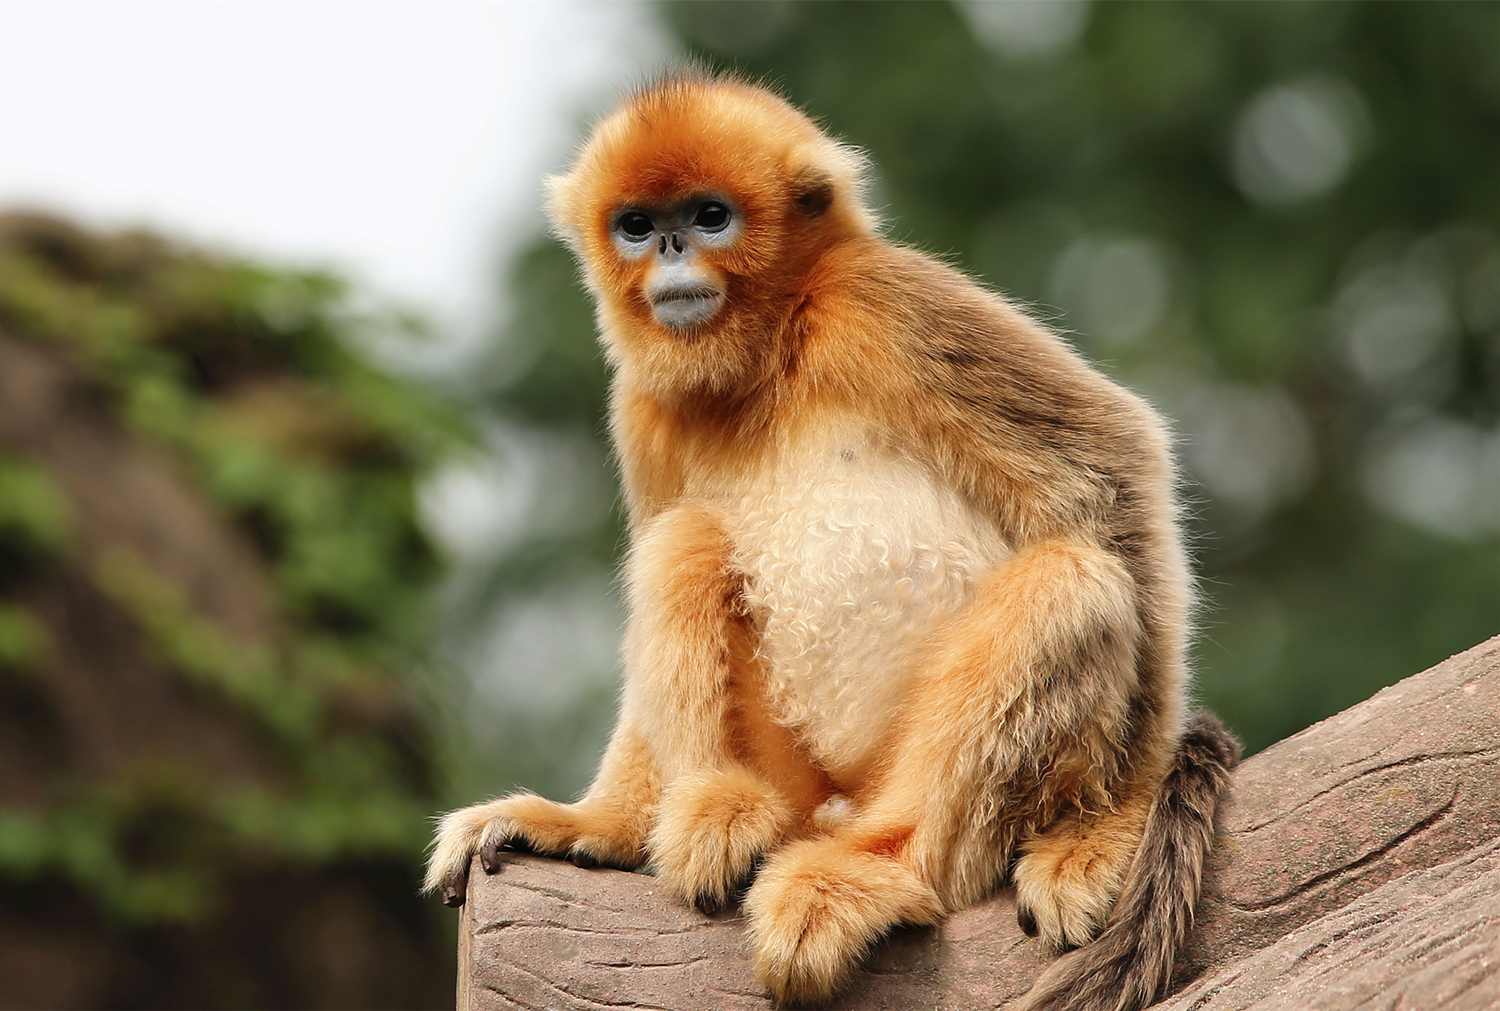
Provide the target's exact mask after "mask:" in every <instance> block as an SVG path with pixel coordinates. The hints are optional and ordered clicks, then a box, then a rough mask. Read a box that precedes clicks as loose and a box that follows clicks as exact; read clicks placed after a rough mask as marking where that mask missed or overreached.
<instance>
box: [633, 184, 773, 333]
mask: <svg viewBox="0 0 1500 1011" xmlns="http://www.w3.org/2000/svg"><path fill="white" fill-rule="evenodd" d="M736 203H737V202H736V201H733V200H731V199H730V198H729V197H727V196H721V195H718V194H707V195H703V196H695V197H691V198H689V199H687V200H682V201H674V202H671V203H667V204H657V205H634V204H632V205H628V206H625V207H622V208H620V209H619V210H618V211H616V212H615V213H614V215H613V216H612V219H611V222H610V231H609V235H610V242H611V243H612V245H613V246H614V248H615V251H616V252H617V253H618V254H619V255H620V257H621V259H623V260H624V261H625V262H626V263H630V264H634V265H636V266H637V267H638V268H639V269H640V270H641V273H640V275H639V277H640V292H641V294H642V295H643V296H644V297H645V301H646V304H647V305H648V306H650V310H651V315H652V316H653V317H654V318H655V320H656V322H658V323H660V324H661V325H662V326H664V327H668V328H670V329H672V330H688V329H691V328H693V327H697V326H701V325H702V324H705V323H707V322H708V321H709V320H711V319H713V318H714V316H716V315H717V314H718V313H719V311H720V310H721V309H722V308H723V307H724V303H725V301H726V299H727V298H728V295H729V290H728V284H727V282H726V280H725V278H724V277H723V275H722V274H721V273H720V272H719V271H717V270H715V269H713V267H712V263H713V261H714V260H715V259H717V258H718V257H719V256H722V254H723V253H725V252H726V251H728V250H730V249H732V248H733V247H734V245H735V243H736V242H737V241H738V240H739V239H740V238H741V235H742V233H743V231H744V224H743V220H742V217H743V216H742V213H741V212H739V211H738V210H737V209H736Z"/></svg>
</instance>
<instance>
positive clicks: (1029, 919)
mask: <svg viewBox="0 0 1500 1011" xmlns="http://www.w3.org/2000/svg"><path fill="white" fill-rule="evenodd" d="M1016 923H1017V924H1019V925H1020V927H1021V933H1023V934H1025V935H1026V936H1027V937H1035V936H1036V935H1037V934H1038V933H1040V931H1039V930H1038V929H1037V925H1036V914H1035V913H1033V912H1032V911H1031V910H1030V909H1028V908H1027V907H1025V906H1020V907H1018V908H1017V909H1016Z"/></svg>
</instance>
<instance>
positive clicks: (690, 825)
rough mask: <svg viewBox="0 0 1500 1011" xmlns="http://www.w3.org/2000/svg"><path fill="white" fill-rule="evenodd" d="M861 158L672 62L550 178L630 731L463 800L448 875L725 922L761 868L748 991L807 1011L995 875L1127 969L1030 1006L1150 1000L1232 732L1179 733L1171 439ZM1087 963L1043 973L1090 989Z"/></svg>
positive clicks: (443, 879) (620, 730)
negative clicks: (590, 384) (543, 880)
mask: <svg viewBox="0 0 1500 1011" xmlns="http://www.w3.org/2000/svg"><path fill="white" fill-rule="evenodd" d="M862 167H863V159H862V158H861V156H860V155H859V154H858V153H857V152H855V151H853V150H851V149H849V148H847V147H845V146H843V145H841V144H839V143H837V142H836V141H834V140H832V139H830V138H829V137H828V136H827V135H826V134H824V133H823V132H822V131H821V130H819V129H818V128H817V126H816V125H815V124H814V123H813V122H812V121H811V120H809V119H808V118H807V117H806V116H804V115H803V114H801V113H800V112H798V111H796V110H795V109H793V108H791V107H790V106H789V105H787V104H786V103H785V102H783V101H782V100H781V99H780V98H778V97H776V96H775V95H773V94H771V93H769V92H768V91H766V90H764V89H761V88H758V87H755V86H752V85H749V84H746V83H743V82H740V81H737V80H733V79H722V78H720V79H712V78H705V77H699V76H692V75H687V76H679V77H673V78H669V79H667V80H665V81H663V82H661V83H659V84H657V85H655V86H652V87H650V88H647V89H645V90H643V91H642V92H640V93H639V94H637V95H635V96H633V97H632V98H631V99H629V100H628V101H626V102H625V103H624V105H623V106H622V107H621V108H620V109H619V110H618V111H617V112H615V113H614V114H613V115H611V116H609V117H608V118H606V119H605V120H604V121H603V122H602V123H600V124H599V125H598V127H597V128H596V129H595V131H594V133H593V135H592V137H591V138H590V140H589V141H588V143H587V144H586V145H585V146H584V147H583V149H582V150H581V151H580V153H579V154H578V156H577V159H576V161H575V162H574V164H573V166H572V168H571V170H570V171H569V172H568V173H567V174H566V175H563V176H560V177H558V178H555V179H552V180H550V191H549V201H550V213H551V216H552V219H553V222H554V225H555V228H556V230H557V231H558V233H559V234H560V235H561V236H562V237H563V239H564V240H565V241H566V242H567V243H568V244H569V245H570V246H571V248H572V249H573V250H574V251H575V253H576V254H577V255H578V257H579V259H580V261H581V262H582V264H583V266H584V269H585V272H586V278H587V283H588V286H589V288H590V290H591V291H592V293H593V294H594V296H595V298H596V300H597V304H598V315H599V322H600V327H601V331H602V338H603V343H604V347H605V350H606V353H607V354H608V357H609V360H610V362H611V364H612V366H613V368H614V372H615V381H614V387H613V399H612V411H613V413H612V419H613V423H612V427H613V436H614V440H615V446H616V450H617V453H618V456H619V461H620V466H621V471H622V477H623V483H624V491H625V499H626V503H627V505H628V508H629V523H630V536H631V548H630V552H629V557H628V559H627V561H626V563H625V585H626V590H627V596H628V604H629V611H630V621H629V627H628V630H627V634H626V642H625V668H626V670H625V690H624V695H623V700H622V704H621V712H620V720H619V725H618V727H617V729H616V731H615V734H614V737H613V738H612V740H611V742H610V745H609V748H608V750H607V753H606V755H605V757H604V760H603V764H602V766H601V768H600V770H599V773H598V776H597V778H596V779H595V781H594V784H593V786H592V787H591V788H590V789H589V791H588V793H587V794H586V795H585V796H584V797H583V799H582V800H580V801H578V802H577V803H574V804H555V803H553V802H550V801H546V800H543V799H541V798H539V797H536V796H534V795H529V794H523V795H519V796H512V797H507V798H502V799H500V800H496V801H491V802H489V803H487V804H480V805H476V806H474V807H471V808H466V809H464V810H461V811H456V812H454V813H452V814H450V815H448V816H447V817H446V818H445V819H444V820H443V823H442V826H441V829H440V831H439V833H438V839H437V843H436V847H435V850H434V852H433V855H432V860H431V865H430V868H429V875H428V886H429V887H430V888H436V889H441V890H442V892H443V894H444V896H445V898H446V899H447V900H448V901H449V902H450V903H454V904H456V903H458V902H461V901H462V900H463V895H464V889H465V885H466V876H467V873H468V866H469V861H470V859H471V857H472V856H473V855H474V854H475V853H476V852H478V853H479V855H480V857H481V861H482V863H483V865H484V866H485V868H486V869H488V870H493V869H494V868H495V867H496V866H497V865H498V863H499V861H500V860H502V859H503V858H502V856H501V850H502V849H503V848H505V847H512V848H527V849H532V850H535V851H538V852H542V853H548V854H554V855H558V856H568V857H571V858H572V859H574V860H575V861H577V862H580V863H583V864H590V865H591V864H608V865H612V866H617V867H626V868H633V867H637V866H640V865H642V864H644V863H647V862H649V863H650V864H651V865H652V867H653V868H654V870H655V872H656V874H657V875H658V876H659V878H660V880H661V881H662V883H663V884H664V885H665V886H666V887H667V888H668V889H670V890H671V891H672V892H673V893H674V894H676V895H678V896H679V897H680V898H681V899H683V900H684V901H688V902H696V903H700V904H702V905H704V906H710V907H713V906H719V905H721V904H723V903H725V902H728V901H731V900H732V899H733V897H734V896H735V894H736V893H737V891H738V890H739V889H742V888H745V887H746V886H747V885H748V892H746V893H745V898H744V909H745V912H746V914H747V916H748V919H749V926H750V937H751V941H752V946H753V958H754V961H755V966H756V970H757V974H758V977H759V979H760V980H761V982H762V984H763V985H764V986H765V987H767V989H768V990H769V991H770V993H771V994H772V996H773V997H774V998H776V999H777V1000H778V1001H779V1002H782V1003H807V1002H816V1001H820V1000H823V999H825V998H827V997H828V996H829V995H830V994H831V993H833V992H834V991H835V990H836V989H837V988H838V986H839V985H840V983H841V982H842V981H843V980H844V979H845V978H846V976H847V974H848V972H849V971H850V969H851V967H852V966H853V965H855V964H856V962H857V961H858V959H859V958H860V956H861V955H862V953H863V952H864V951H865V950H866V949H867V948H868V946H869V945H870V944H871V943H872V942H874V941H875V940H876V939H877V938H879V937H880V936H881V935H882V934H883V933H884V932H885V931H887V930H888V929H889V928H890V927H892V926H893V925H895V924H898V923H932V922H935V921H936V920H937V919H939V918H940V917H941V916H942V915H943V914H944V913H945V912H948V911H951V910H954V909H957V908H961V907H962V906H964V905H966V904H968V903H971V902H973V901H975V900H976V899H978V898H979V897H981V896H983V895H984V894H985V893H987V892H988V891H990V890H991V889H993V888H994V887H996V886H997V885H998V884H1000V883H1002V882H1003V881H1004V880H1005V879H1006V876H1007V873H1009V874H1010V876H1011V878H1012V880H1013V881H1014V884H1015V886H1016V889H1017V896H1018V902H1019V906H1020V910H1021V917H1022V921H1023V924H1024V925H1025V926H1026V927H1027V928H1028V929H1029V930H1031V931H1033V932H1039V933H1040V934H1041V935H1042V937H1043V938H1044V939H1045V940H1046V941H1048V942H1050V943H1051V944H1053V945H1055V946H1057V947H1059V948H1068V947H1074V946H1078V945H1084V944H1087V943H1088V942H1090V941H1091V940H1092V939H1093V938H1095V936H1096V935H1098V934H1099V933H1100V931H1101V929H1105V925H1106V923H1109V924H1110V927H1109V928H1107V929H1105V936H1104V937H1101V938H1100V940H1099V941H1098V942H1096V943H1095V944H1091V945H1089V946H1088V947H1087V948H1085V949H1084V951H1085V952H1090V951H1098V952H1111V953H1112V954H1111V955H1110V957H1111V958H1113V959H1114V960H1115V962H1119V963H1120V964H1121V965H1126V968H1124V969H1120V970H1119V971H1118V973H1117V975H1118V976H1119V980H1118V985H1114V984H1110V985H1106V984H1105V983H1102V982H1100V981H1099V980H1098V979H1096V980H1095V984H1096V986H1095V989H1098V988H1099V987H1101V986H1102V987H1104V988H1105V989H1106V990H1108V991H1109V992H1108V993H1106V994H1105V996H1102V997H1097V998H1096V997H1094V996H1090V997H1087V998H1078V999H1077V1000H1075V998H1073V997H1070V996H1068V994H1069V992H1070V987H1071V985H1072V984H1071V982H1070V981H1071V980H1072V978H1073V977H1072V976H1069V977H1068V979H1063V980H1061V982H1059V980H1058V979H1057V978H1052V977H1049V983H1050V985H1049V986H1048V987H1045V988H1044V987H1039V988H1038V992H1037V994H1036V995H1035V996H1034V999H1033V1003H1034V1005H1035V1006H1036V1007H1038V1008H1040V1007H1047V1008H1063V1007H1090V1008H1093V1007H1099V1008H1103V1007H1106V1006H1111V1007H1115V1006H1135V1005H1137V1004H1139V1003H1141V1002H1142V1000H1149V999H1152V998H1153V997H1154V996H1156V995H1157V994H1159V993H1160V992H1161V990H1162V988H1163V987H1164V986H1165V985H1166V982H1167V980H1166V979H1165V978H1164V976H1163V971H1162V970H1161V968H1160V963H1161V962H1162V960H1163V959H1165V964H1166V970H1165V972H1166V973H1170V965H1171V948H1172V946H1173V945H1175V943H1176V942H1177V940H1179V939H1180V934H1181V930H1182V929H1184V927H1183V923H1184V921H1185V918H1187V917H1190V916H1191V903H1192V901H1193V898H1194V897H1195V895H1196V891H1197V880H1196V874H1197V873H1198V868H1199V867H1200V866H1201V862H1202V856H1203V851H1204V850H1205V849H1206V846H1207V842H1206V839H1207V836H1206V835H1205V831H1206V830H1204V828H1203V826H1204V823H1205V819H1206V820H1207V821H1208V822H1209V823H1211V820H1212V817H1213V808H1214V803H1215V802H1216V800H1217V797H1218V793H1219V789H1220V788H1221V787H1222V783H1223V780H1224V777H1225V774H1226V771H1227V769H1228V767H1229V766H1230V765H1232V763H1233V760H1234V748H1233V745H1232V741H1230V739H1228V738H1227V736H1226V735H1224V734H1223V732H1222V730H1219V729H1217V726H1216V724H1211V723H1209V722H1207V721H1204V720H1199V721H1198V722H1196V723H1195V724H1194V725H1193V727H1192V729H1191V733H1190V734H1189V736H1188V737H1187V738H1185V737H1184V713H1183V692H1184V680H1185V673H1184V650H1185V644H1186V635H1187V629H1188V624H1189V614H1188V612H1189V608H1190V604H1191V596H1192V591H1191V581H1190V576H1189V572H1188V566H1187V561H1186V557H1185V554H1184V551H1183V548H1182V545H1181V542H1180V537H1179V533H1178V525H1177V515H1176V506H1175V503H1174V497H1173V465H1172V462H1171V458H1170V454H1169V449H1168V439H1167V437H1166V435H1165V433H1164V429H1163V426H1162V425H1161V423H1160V421H1159V420H1158V419H1157V417H1156V416H1155V415H1154V414H1153V412H1152V411H1151V410H1150V409H1149V408H1148V407H1147V406H1146V405H1145V404H1144V403H1143V402H1142V401H1140V400H1139V399H1138V398H1136V397H1135V396H1133V395H1132V394H1130V393H1128V392H1126V391H1125V390H1123V389H1121V388H1120V387H1118V386H1116V385H1115V384H1114V383H1112V382H1110V381H1109V380H1107V379H1105V378H1104V377H1103V376H1101V375H1100V374H1099V373H1097V372H1095V371H1094V370H1093V369H1092V368H1090V367H1089V366H1088V365H1087V364H1086V363H1085V362H1084V361H1083V360H1082V359H1080V358H1079V357H1078V356H1077V355H1076V354H1075V353H1074V352H1073V351H1072V350H1070V349H1069V348H1068V347H1067V346H1066V345H1065V344H1064V343H1063V342H1062V341H1061V340H1059V339H1058V338H1057V337H1056V336H1055V335H1054V334H1053V333H1051V332H1050V331H1049V330H1047V328H1046V327H1044V326H1042V325H1041V324H1039V323H1038V322H1036V321H1035V320H1033V319H1031V318H1030V317H1028V316H1027V315H1026V314H1025V313H1023V312H1022V311H1020V310H1019V309H1018V308H1016V307H1015V306H1014V305H1012V304H1010V303H1009V302H1007V301H1005V300H1004V299H1003V298H1001V297H999V296H997V295H994V294H992V293H990V292H988V291H986V290H984V289H982V288H980V287H979V286H978V285H976V284H974V283H973V282H972V281H970V280H969V279H968V278H966V277H964V276H963V275H962V274H960V273H958V272H957V271H954V270H952V269H951V268H949V267H947V266H945V265H943V264H941V263H939V262H937V261H935V260H933V259H931V258H929V257H927V256H924V255H922V254H920V253H918V252H915V251H912V250H910V249H907V248H904V247H901V246H898V245H895V244H893V243H890V242H888V241H886V240H885V239H883V238H882V237H881V236H880V235H879V234H878V232H877V230H876V226H875V222H874V219H873V216H872V215H871V213H870V211H869V210H868V209H867V208H866V206H865V204H864V202H863V199H862V193H861V181H860V174H861V171H862ZM1184 741H1187V742H1188V743H1186V744H1184V743H1180V742H1184ZM1189 745H1191V746H1189ZM1143 838H1144V839H1145V840H1146V843H1143V842H1142V840H1143ZM1138 850H1140V851H1141V853H1143V854H1144V853H1146V852H1148V851H1149V852H1150V853H1152V854H1153V856H1152V858H1151V859H1152V860H1153V861H1155V863H1154V864H1152V865H1151V866H1143V864H1144V863H1145V860H1144V858H1137V857H1136V854H1137V851H1138ZM1133 861H1134V862H1133ZM762 862H763V866H761V867H760V868H759V871H758V873H756V869H757V867H758V865H760V864H761V863H762ZM1169 865H1170V866H1171V867H1177V866H1178V865H1181V866H1183V867H1185V868H1186V871H1183V872H1177V871H1173V872H1171V874H1176V875H1177V876H1176V877H1173V876H1171V874H1168V873H1167V872H1166V871H1163V869H1162V868H1164V867H1168V866H1169ZM1184 873H1186V874H1187V875H1188V876H1189V877H1191V878H1192V880H1191V881H1187V880H1185V879H1183V877H1182V875H1183V874H1184ZM1153 874H1154V875H1156V876H1155V877H1152V876H1151V875H1153ZM1164 874H1165V875H1166V877H1163V875H1164ZM752 875H753V880H752ZM1122 889H1126V890H1127V891H1129V894H1131V895H1132V896H1135V895H1137V894H1138V893H1139V894H1140V895H1143V896H1145V897H1144V898H1143V899H1141V901H1140V902H1138V903H1133V904H1132V905H1131V908H1132V910H1134V909H1136V907H1137V906H1139V907H1140V909H1141V910H1144V912H1140V913H1138V914H1136V913H1133V914H1132V915H1135V916H1136V920H1134V921H1132V922H1130V923H1125V922H1117V920H1118V918H1117V920H1114V921H1112V920H1110V916H1111V908H1112V906H1113V905H1114V903H1115V899H1116V896H1117V895H1120V894H1121V891H1122ZM1169 893H1170V894H1169ZM1183 894H1186V896H1187V898H1186V900H1185V901H1186V904H1187V907H1186V910H1185V911H1184V910H1183V908H1182V905H1183V901H1184V900H1183V898H1182V895H1183ZM1174 903H1175V904H1174ZM1111 930H1112V931H1113V933H1111V932H1110V931H1111ZM1141 944H1144V945H1146V946H1148V947H1149V950H1143V951H1139V952H1138V951H1137V950H1136V948H1134V947H1131V945H1137V946H1139V945H1141ZM1111 945H1113V947H1111ZM1122 945H1124V947H1122ZM1070 957H1071V956H1070ZM1078 961H1079V960H1078V959H1073V960H1072V961H1068V960H1064V962H1063V963H1059V969H1058V973H1069V972H1070V973H1073V975H1075V976H1076V975H1077V974H1078V973H1080V972H1087V973H1092V974H1094V975H1095V976H1098V977H1099V978H1100V979H1103V977H1104V976H1107V975H1108V973H1107V972H1103V970H1102V969H1101V966H1100V965H1094V964H1087V965H1085V966H1083V967H1082V968H1078ZM1136 963H1141V964H1144V965H1146V968H1144V969H1141V968H1136V967H1135V964H1136ZM1101 964H1102V963H1101ZM1111 964H1113V963H1111ZM1142 973H1145V975H1144V976H1143V975H1142ZM1153 974H1154V975H1153ZM1054 975H1055V974H1054ZM1111 986H1112V987H1113V989H1110V987H1111ZM1132 995H1133V996H1132Z"/></svg>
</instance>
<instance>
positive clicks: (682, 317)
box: [647, 285, 724, 330]
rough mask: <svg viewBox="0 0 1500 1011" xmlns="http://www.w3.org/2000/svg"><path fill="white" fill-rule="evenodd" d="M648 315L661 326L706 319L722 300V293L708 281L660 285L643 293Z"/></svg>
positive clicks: (694, 323)
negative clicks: (647, 302) (689, 284)
mask: <svg viewBox="0 0 1500 1011" xmlns="http://www.w3.org/2000/svg"><path fill="white" fill-rule="evenodd" d="M647 299H648V300H649V301H650V302H651V315H653V316H655V317H656V321H657V322H658V323H660V324H661V325H662V326H669V327H672V328H674V329H679V330H680V329H685V328H687V327H693V326H697V325H698V324H700V323H706V322H708V320H710V319H712V318H713V316H714V314H715V313H717V312H718V311H719V307H720V306H721V305H723V304H724V293H723V292H721V291H720V290H719V289H718V288H715V287H713V286H712V285H694V286H692V287H686V288H677V287H670V288H661V289H659V290H657V291H653V292H651V293H650V294H648V295H647Z"/></svg>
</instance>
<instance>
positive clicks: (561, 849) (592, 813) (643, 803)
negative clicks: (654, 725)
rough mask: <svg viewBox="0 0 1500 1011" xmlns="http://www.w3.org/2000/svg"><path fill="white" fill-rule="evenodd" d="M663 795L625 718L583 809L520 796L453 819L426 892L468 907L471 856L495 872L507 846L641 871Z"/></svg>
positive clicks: (441, 838)
mask: <svg viewBox="0 0 1500 1011" xmlns="http://www.w3.org/2000/svg"><path fill="white" fill-rule="evenodd" d="M660 790H661V785H660V778H659V776H658V773H657V769H656V763H655V760H654V759H653V757H652V755H651V753H650V749H649V748H647V746H646V742H645V740H644V738H642V736H641V734H640V732H639V730H638V729H637V728H636V727H635V725H634V724H633V722H632V721H631V720H630V719H629V718H628V716H622V718H621V721H620V723H619V725H618V726H617V727H616V728H615V732H614V735H613V736H612V737H611V738H610V742H609V746H608V747H607V748H606V749H605V751H604V758H603V760H602V761H601V762H600V764H599V771H598V773H597V774H595V776H594V782H593V785H592V786H590V787H589V791H588V793H586V794H585V795H584V797H583V799H582V800H580V801H578V802H577V803H574V804H559V803H556V802H555V801H550V800H547V799H546V798H544V797H539V796H537V795H536V794H534V793H516V794H511V795H510V796H508V797H501V798H499V799H498V800H492V801H488V802H487V803H483V804H475V805H473V806H472V807H466V808H462V809H461V810H458V811H453V812H450V813H449V814H447V815H445V816H444V817H443V820H442V823H441V824H440V825H439V826H438V833H437V841H436V843H435V844H434V846H433V851H432V856H431V857H430V858H429V860H428V863H427V881H426V885H425V887H426V889H427V890H428V891H432V890H434V889H436V890H439V891H440V892H441V894H442V896H443V901H444V902H445V903H447V904H448V905H450V906H460V905H463V902H464V898H465V896H466V893H467V890H468V877H469V863H470V860H471V858H472V857H473V856H474V854H475V853H476V852H477V853H478V854H479V860H480V864H481V865H482V866H483V867H484V869H485V870H486V871H487V872H489V873H491V874H493V873H495V872H496V871H497V870H499V869H500V865H501V859H502V858H501V856H500V851H501V850H502V849H504V848H506V847H510V848H511V849H517V850H529V851H532V852H535V853H542V854H546V855H548V856H560V857H567V858H568V859H570V860H572V861H573V862H574V863H576V864H578V865H579V866H580V867H598V866H608V867H619V868H622V869H625V870H631V869H634V868H636V867H639V866H640V865H641V863H642V862H643V861H644V860H645V854H646V834H647V833H648V832H649V831H650V828H651V817H652V814H653V812H654V811H655V809H656V804H657V798H658V796H659V794H660Z"/></svg>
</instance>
